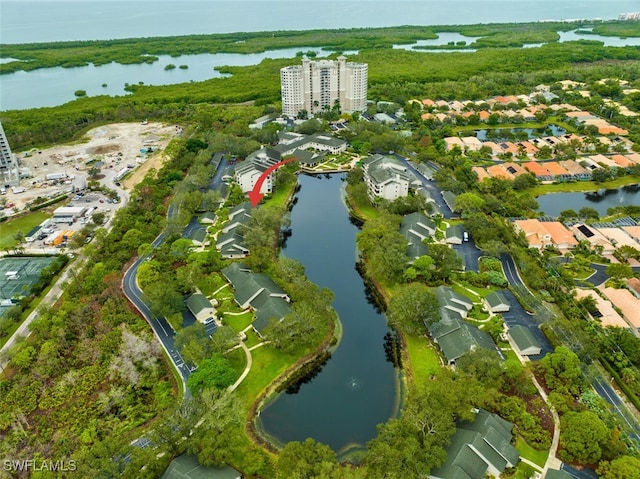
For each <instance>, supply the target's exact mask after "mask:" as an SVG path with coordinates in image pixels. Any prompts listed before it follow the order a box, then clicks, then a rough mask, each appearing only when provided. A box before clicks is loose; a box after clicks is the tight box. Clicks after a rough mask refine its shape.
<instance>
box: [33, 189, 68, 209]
mask: <svg viewBox="0 0 640 479" xmlns="http://www.w3.org/2000/svg"><path fill="white" fill-rule="evenodd" d="M68 196H69V195H68V194H66V193H65V194H63V195H60V196H56V197H55V198H53V199H51V200H49V201H45V202H44V203H40V204H39V205H34V206H31V207H30V208H29V211H38V210H40V209H42V208H46V207H47V206H50V205H54V204H56V203H59V202H61V201H62V200H64V199H66V198H67V197H68Z"/></svg>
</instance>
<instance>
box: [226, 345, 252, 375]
mask: <svg viewBox="0 0 640 479" xmlns="http://www.w3.org/2000/svg"><path fill="white" fill-rule="evenodd" d="M224 357H225V358H227V359H228V360H229V362H230V363H231V366H233V369H235V370H236V372H237V375H236V378H235V379H234V381H235V380H237V379H238V378H239V377H240V375H241V374H242V371H244V368H245V367H246V366H247V356H246V354H245V353H244V351H243V349H242V348H238V349H234V350H233V351H230V352H228V353H226V354H225V355H224Z"/></svg>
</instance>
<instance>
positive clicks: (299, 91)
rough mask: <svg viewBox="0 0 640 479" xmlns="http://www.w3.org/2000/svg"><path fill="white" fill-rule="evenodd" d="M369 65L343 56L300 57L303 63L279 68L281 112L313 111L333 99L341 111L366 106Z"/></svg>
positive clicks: (323, 107) (323, 109)
mask: <svg viewBox="0 0 640 479" xmlns="http://www.w3.org/2000/svg"><path fill="white" fill-rule="evenodd" d="M368 68H369V67H368V65H367V64H366V63H354V62H347V59H346V57H344V56H339V57H338V59H337V60H317V61H316V60H309V59H308V58H307V57H303V59H302V65H293V66H288V67H284V68H282V69H281V70H280V86H281V88H282V114H283V115H286V116H290V117H294V116H297V115H298V114H299V113H300V112H301V111H302V110H306V111H307V113H308V114H309V115H314V114H315V113H318V112H322V111H325V110H326V109H327V108H328V109H331V108H333V107H334V105H335V104H336V102H338V103H339V105H340V110H341V111H342V112H347V113H352V112H354V111H364V110H366V108H367V81H368V71H369V70H368Z"/></svg>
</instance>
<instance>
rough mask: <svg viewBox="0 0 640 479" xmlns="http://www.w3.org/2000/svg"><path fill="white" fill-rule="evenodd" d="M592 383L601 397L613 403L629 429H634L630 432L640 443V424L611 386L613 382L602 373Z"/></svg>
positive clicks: (612, 405)
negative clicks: (608, 380) (609, 381)
mask: <svg viewBox="0 0 640 479" xmlns="http://www.w3.org/2000/svg"><path fill="white" fill-rule="evenodd" d="M591 385H592V386H593V389H595V391H596V392H597V393H598V395H599V396H600V397H602V398H604V400H605V401H607V402H608V403H609V404H611V407H612V408H613V410H614V411H615V412H616V413H617V414H618V416H619V417H620V418H621V419H622V420H623V421H624V423H625V424H626V425H627V426H628V427H629V430H630V431H632V432H631V433H630V434H631V436H632V437H633V438H634V439H635V440H636V442H637V444H640V424H638V421H637V420H634V418H633V417H630V412H629V410H628V409H627V407H626V406H625V405H624V402H623V400H622V399H621V398H620V396H618V393H617V392H616V390H615V389H614V388H613V386H611V384H609V383H608V382H607V381H606V380H605V379H604V378H603V377H602V375H598V376H595V377H594V378H593V379H592V380H591Z"/></svg>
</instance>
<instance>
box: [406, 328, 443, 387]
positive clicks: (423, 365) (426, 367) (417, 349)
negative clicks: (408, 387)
mask: <svg viewBox="0 0 640 479" xmlns="http://www.w3.org/2000/svg"><path fill="white" fill-rule="evenodd" d="M405 339H406V342H407V352H408V354H409V361H410V362H411V371H412V372H413V380H414V382H415V383H416V384H421V383H424V382H425V381H427V380H428V379H429V378H430V377H431V376H433V375H434V374H436V373H437V372H438V371H440V358H439V357H438V353H436V351H435V349H434V348H433V346H432V345H431V343H430V342H429V341H428V340H427V338H425V337H423V336H408V335H407V336H406V337H405Z"/></svg>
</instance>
